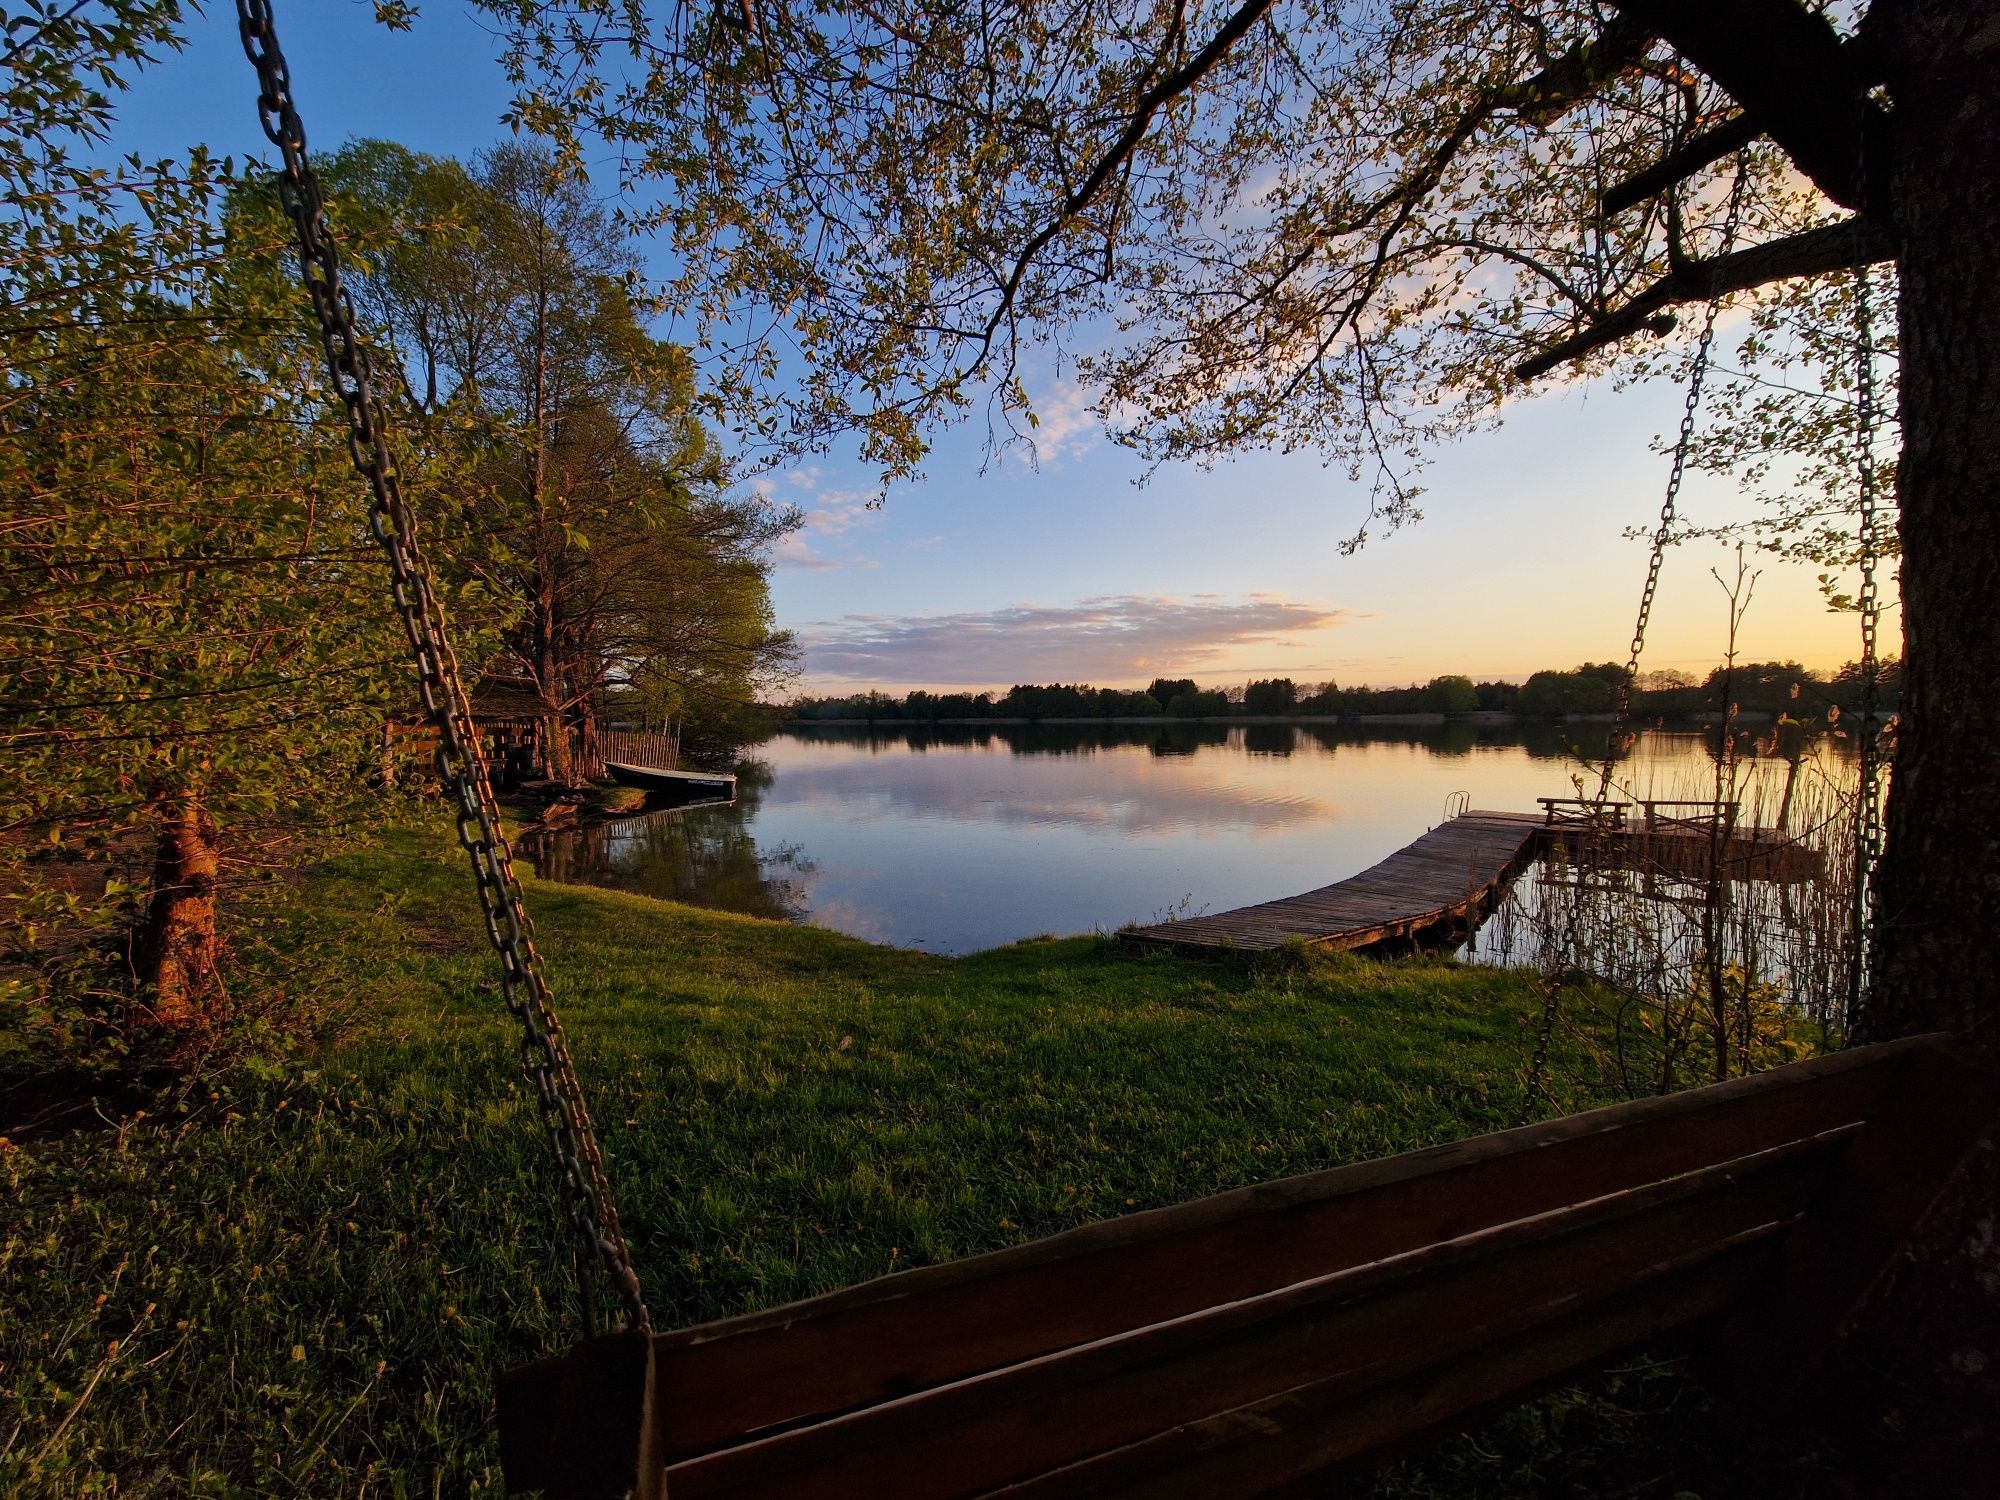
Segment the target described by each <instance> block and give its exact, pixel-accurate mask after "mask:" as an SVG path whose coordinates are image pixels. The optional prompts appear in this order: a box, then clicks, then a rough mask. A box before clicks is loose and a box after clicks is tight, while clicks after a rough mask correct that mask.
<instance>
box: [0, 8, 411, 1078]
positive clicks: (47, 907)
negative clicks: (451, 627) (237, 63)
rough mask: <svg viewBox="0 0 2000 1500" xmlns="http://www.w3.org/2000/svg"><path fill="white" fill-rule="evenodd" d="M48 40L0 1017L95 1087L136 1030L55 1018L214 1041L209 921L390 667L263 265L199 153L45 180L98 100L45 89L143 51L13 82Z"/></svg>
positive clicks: (10, 277)
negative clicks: (17, 1010)
mask: <svg viewBox="0 0 2000 1500" xmlns="http://www.w3.org/2000/svg"><path fill="white" fill-rule="evenodd" d="M61 31H62V26H61V24H59V23H58V22H56V21H51V22H50V23H49V25H48V27H45V28H42V29H41V30H39V31H35V30H33V29H30V31H29V32H28V33H27V34H28V35H29V36H30V37H31V38H32V40H31V42H30V43H26V44H24V45H25V46H27V51H26V53H25V54H24V55H13V56H12V61H13V63H14V64H15V65H16V66H14V68H13V69H12V71H11V73H10V74H9V75H7V76H8V77H9V78H10V83H11V89H10V92H8V93H7V95H6V107H5V108H0V175H4V176H5V177H6V179H7V181H8V182H9V184H10V186H11V188H12V190H13V191H12V197H11V201H12V202H13V205H14V212H12V213H10V214H9V215H7V216H5V217H4V218H0V266H4V268H5V269H4V270H0V349H4V351H5V354H4V369H5V380H6V384H5V390H6V400H5V401H4V403H0V474H4V475H5V476H6V483H5V499H4V502H0V531H4V534H5V536H6V544H7V551H6V563H5V566H4V569H0V746H4V748H5V750H6V752H7V760H8V774H7V775H6V776H5V777H4V778H0V909H4V910H5V911H6V913H7V916H8V920H7V922H6V923H5V928H6V932H7V937H6V940H5V944H4V949H0V993H3V994H5V995H6V998H9V999H15V998H23V999H25V1001H26V1003H27V1004H28V1005H29V1006H30V1007H31V1009H32V1011H33V1013H34V1015H35V1017H36V1019H35V1020H34V1021H33V1022H32V1023H31V1024H32V1025H33V1027H34V1029H35V1030H36V1031H38V1032H40V1033H41V1034H43V1035H47V1036H56V1035H58V1034H60V1033H63V1032H64V1031H65V1026H66V1021H67V1020H68V1019H76V1020H79V1021H80V1022H82V1023H84V1024H81V1025H79V1027H78V1028H77V1031H76V1034H75V1036H74V1037H72V1038H70V1039H68V1040H66V1041H59V1042H58V1043H57V1044H56V1045H57V1048H58V1050H59V1051H60V1050H61V1049H62V1048H63V1047H65V1046H69V1045H72V1044H73V1045H74V1046H76V1047H77V1048H79V1049H82V1050H84V1051H85V1052H89V1053H92V1054H93V1055H91V1056H90V1057H89V1058H88V1062H89V1064H91V1065H101V1064H103V1062H104V1061H105V1058H104V1056H102V1055H98V1054H97V1044H99V1043H102V1042H104V1041H105V1038H106V1037H107V1036H111V1035H117V1034H120V1033H125V1034H129V1033H130V1032H132V1031H133V1030H135V1029H143V1028H133V1027H131V1026H130V1025H129V1024H128V1022H129V1019H130V1018H129V1017H128V1016H126V1015H124V1014H115V1015H111V1016H105V1015H103V1014H102V1012H101V1009H89V1008H86V1009H83V1010H76V1009H74V1008H73V1002H75V1001H76V1000H77V997H79V996H81V997H87V998H88V997H102V996H104V995H106V994H107V993H109V994H111V995H114V996H116V997H117V998H118V999H119V1000H121V1001H122V999H123V998H124V996H123V995H122V994H120V993H119V989H120V986H119V985H118V984H117V983H116V981H115V980H114V981H113V983H112V984H110V985H107V975H106V973H105V965H104V963H103V962H102V960H103V959H104V958H105V957H106V956H114V959H113V961H114V962H115V963H116V964H117V966H118V967H122V968H123V969H124V970H125V971H126V978H127V980H128V981H129V983H130V985H131V986H132V987H133V988H135V989H136V994H137V998H138V1000H139V1001H140V1004H141V1011H140V1013H141V1015H143V1016H144V1017H146V1018H148V1019H150V1020H151V1021H153V1022H155V1023H157V1024H158V1025H159V1026H160V1027H163V1028H166V1029H167V1030H169V1031H173V1032H186V1031H189V1030H200V1031H207V1030H210V1029H212V1028H213V1027H214V1025H215V1024H217V1023H218V1022H220V1021H221V1020H223V1019H224V1018H225V1017H226V1015H227V1012H228V989H227V965H228V959H229V954H230V950H231V935H230V931H229V928H228V925H227V921H226V915H225V914H226V912H227V911H229V910H230V909H232V908H233V909H236V910H239V911H240V910H241V909H242V907H243V904H244V899H245V895H246V891H245V887H246V886H249V885H251V884H252V883H253V877H254V875H255V873H256V872H257V871H258V869H259V868H260V867H262V868H267V869H268V868H272V867H275V866H277V865H278V864H279V863H280V862H281V861H282V860H283V859H284V857H285V856H286V855H287V854H288V853H291V852H294V851H296V850H297V849H299V848H300V847H302V846H305V845H307V844H309V842H310V841H312V840H314V839H316V838H318V837H322V836H324V835H325V834H326V833H327V832H328V831H329V824H330V822H331V820H332V819H333V817H334V816H335V815H336V814H337V813H338V812H339V811H340V810H341V809H343V808H344V807H347V806H350V805H352V804H353V803H354V802H355V801H356V800H357V794H358V793H359V792H360V790H361V785H362V772H363V770H364V768H366V767H369V766H370V765H371V764H372V762H373V758H374V757H373V755H372V754H371V750H372V747H373V746H375V745H377V744H379V736H380V732H381V716H382V710H383V705H384V704H385V702H386V701H387V699H388V692H389V687H390V684H391V682H392V681H394V680H395V679H396V677H397V676H398V675H400V674H399V672H398V669H399V668H400V665H401V659H402V653H401V642H400V632H399V630H398V629H397V627H396V626H395V624H394V622H393V618H392V617H391V616H390V615H389V614H388V612H387V611H385V610H384V608H383V607H382V602H381V601H382V596H383V592H384V589H385V586H386V585H385V579H384V577H383V575H382V572H381V570H380V568H379V566H378V564H377V562H376V556H375V553H376V549H375V546H374V543H373V541H372V540H371V538H370V536H369V534H368V523H367V516H366V512H365V507H364V504H363V496H362V494H361V492H360V491H359V490H358V488H357V486H356V485H355V484H354V483H353V479H352V474H351V471H350V470H349V469H348V468H347V465H346V463H345V462H344V454H343V449H344V443H345V438H344V431H345V429H344V424H343V423H342V421H341V414H340V412H339V409H338V407H337V405H336V404H335V403H333V402H332V401H330V400H329V399H328V395H327V392H326V391H325V390H324V387H323V384H322V380H321V371H322V364H321V361H322V359H323V355H322V354H321V352H320V350H319V348H318V345H317V340H316V339H315V338H314V337H312V336H311V335H309V334H308V333H307V331H306V329H305V326H304V323H303V320H301V319H300V318H299V316H298V314H297V307H296V300H295V299H292V298H287V299H286V300H285V301H283V302H282V303H279V302H273V301H271V300H270V299H268V298H266V297H263V296H261V295H260V293H259V291H258V285H259V280H260V278H259V275H258V274H256V271H257V269H258V268H259V267H260V266H261V261H262V259H263V258H266V257H269V256H270V255H271V254H273V253H274V252H275V250H276V249H277V248H278V246H281V245H282V243H283V242H282V241H278V242H275V243H272V242H259V241H256V240H255V239H253V238H246V237H245V236H244V235H243V234H242V233H240V226H238V225H234V224H231V223H229V222H228V221H227V220H226V217H225V215H224V214H223V212H222V210H223V206H224V204H225V203H226V201H227V197H228V194H229V192H230V190H231V188H232V186H233V183H232V179H231V177H230V176H229V174H228V173H226V172H225V171H224V170H223V169H222V167H221V164H218V163H216V162H213V161H211V160H209V159H208V158H206V157H205V156H202V155H201V154H199V153H196V154H195V155H194V156H193V157H192V158H191V159H190V160H188V161H186V162H183V163H178V164H161V165H160V166H158V167H154V168H146V167H143V166H141V164H139V163H138V162H136V161H128V162H126V163H124V164H123V165H122V166H121V167H120V168H119V169H117V170H115V171H112V172H108V173H100V172H93V171H89V170H87V169H84V168H81V167H72V166H71V165H70V163H69V161H68V158H67V157H66V155H65V154H64V153H63V152H62V151H61V149H60V147H59V146H57V145H55V144H52V142H54V141H59V140H60V139H61V136H62V132H63V130H64V129H70V130H78V129H87V128H90V124H91V121H92V119H93V118H94V114H93V106H92V104H91V102H90V101H91V100H92V99H93V98H95V96H94V95H92V94H90V93H89V92H88V91H73V90H71V91H66V90H64V89H62V88H61V87H58V85H60V84H61V83H62V81H63V80H64V79H65V78H68V79H71V80H73V79H74V77H75V76H76V74H77V72H79V71H96V70H97V69H100V68H101V69H102V70H103V72H104V73H105V74H107V75H109V76H111V77H113V78H115V77H117V76H118V75H119V71H120V69H121V68H122V67H123V66H124V65H126V64H127V63H129V61H130V56H131V54H130V52H129V51H127V50H126V49H128V48H143V46H144V45H146V40H145V38H146V33H145V30H144V28H143V27H140V28H138V29H137V30H135V31H120V30H119V29H118V28H117V27H116V26H113V27H111V28H109V29H108V30H99V31H93V30H90V29H89V28H85V29H84V31H83V33H82V34H81V35H76V36H71V37H69V38H68V41H67V43H66V46H67V47H68V49H69V50H67V51H65V52H63V53H62V55H61V56H60V57H57V56H42V55H40V54H39V53H38V52H37V50H36V47H37V46H38V45H39V46H53V45H54V43H53V42H52V41H51V38H52V37H54V36H57V35H58V34H59V33H61ZM93 64H94V66H93ZM38 88H47V89H48V90H49V92H48V93H47V94H46V95H37V93H36V91H37V89H38ZM38 98H39V99H40V100H41V103H40V104H38V103H37V99H38ZM43 105H46V106H47V107H46V108H43V107H42V106H43ZM407 477H408V481H409V483H410V485H411V487H412V489H413V490H416V491H419V492H421V491H423V490H425V489H427V488H428V485H429V483H431V482H434V481H435V480H436V479H437V478H438V475H437V474H436V472H435V470H433V469H432V468H431V467H430V466H429V465H427V464H426V462H425V461H424V460H423V458H422V457H421V456H417V457H415V458H413V460H412V462H411V464H410V465H409V472H408V476H407ZM120 929H122V932H121V930H120ZM17 991H19V992H24V993H18V994H17V993H16V992H17ZM118 1008H119V1009H120V1010H122V1009H123V1006H122V1005H120V1006H119V1007H118ZM98 1021H108V1022H109V1023H110V1025H109V1028H108V1029H100V1028H98V1027H97V1026H96V1024H95V1023H96V1022H98ZM58 1060H60V1061H63V1062H73V1061H78V1059H74V1058H62V1059H55V1058H47V1059H42V1061H45V1062H46V1061H58Z"/></svg>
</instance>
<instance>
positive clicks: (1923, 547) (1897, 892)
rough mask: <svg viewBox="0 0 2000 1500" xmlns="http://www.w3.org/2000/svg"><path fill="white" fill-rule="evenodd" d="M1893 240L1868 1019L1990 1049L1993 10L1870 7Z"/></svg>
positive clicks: (1970, 0)
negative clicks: (1895, 275) (1887, 140)
mask: <svg viewBox="0 0 2000 1500" xmlns="http://www.w3.org/2000/svg"><path fill="white" fill-rule="evenodd" d="M1878 11H1879V12H1880V13H1881V14H1880V15H1878V17H1877V21H1878V22H1880V23H1885V24H1881V25H1880V29H1879V33H1878V34H1879V35H1881V36H1882V37H1883V38H1884V39H1885V40H1886V42H1887V43H1888V45H1889V49H1890V53H1889V56H1888V58H1887V62H1888V65H1889V69H1890V76H1889V88H1890V93H1891V96H1892V98H1893V99H1894V101H1895V119H1896V129H1895V137H1896V159H1895V163H1894V168H1893V173H1892V179H1891V180H1892V187H1893V191H1894V195H1895V203H1896V220H1897V222H1896V229H1897V237H1898V240H1899V241H1900V247H1901V256H1900V269H1901V276H1902V302H1901V306H1900V309H1899V314H1900V324H1901V335H1902V377H1901V378H1902V419H1903V456H1902V466H1901V473H1900V479H1901V497H1900V498H1901V503H1902V541H1903V562H1902V595H1903V635H1904V659H1905V663H1906V676H1905V681H1904V687H1903V699H1902V711H1901V713H1902V717H1901V722H1900V724H1899V726H1898V731H1897V746H1896V756H1895V773H1894V777H1893V780H1892V783H1891V786H1890V790H1889V802H1888V830H1887V831H1888V837H1887V841H1886V845H1885V848H1884V851H1883V858H1882V864H1881V868H1880V872H1879V878H1878V883H1877V891H1878V897H1879V905H1878V916H1879V922H1880V947H1879V950H1878V961H1877V965H1876V970H1875V974H1874V982H1873V984H1872V986H1871V991H1872V993H1871V997H1870V1000H1869V1004H1868V1013H1867V1015H1866V1016H1865V1017H1864V1018H1863V1021H1862V1029H1863V1031H1864V1033H1865V1034H1866V1035H1867V1036H1869V1037H1871V1038H1885V1037H1892V1036H1901V1035H1906V1034H1908V1033H1911V1032H1921V1031H1939V1030H1950V1031H1957V1032H1960V1033H1963V1034H1964V1035H1965V1036H1967V1037H1968V1038H1969V1039H1970V1041H1971V1042H1972V1044H1973V1045H1974V1046H1976V1047H1978V1048H1979V1049H1981V1050H1982V1051H1983V1052H1984V1053H1985V1055H1986V1056H1988V1057H1991V1058H1995V1059H2000V1024H1995V1021H1994V1017H1995V1014H1996V1007H2000V945H1996V943H1995V942H1994V934H1995V933H1996V931H2000V795H1996V791H2000V788H1996V786H1995V777H1994V771H1995V767H1996V766H2000V675H1996V673H1997V672H2000V605H1996V600H1995V593H1994V590H1995V586H1996V583H2000V301H1997V300H1996V299H2000V183H1996V181H1995V166H1996V162H2000V23H1996V21H1995V16H1994V11H1993V8H1992V3H1991V0H1900V3H1899V0H1882V3H1880V4H1879V5H1878Z"/></svg>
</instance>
